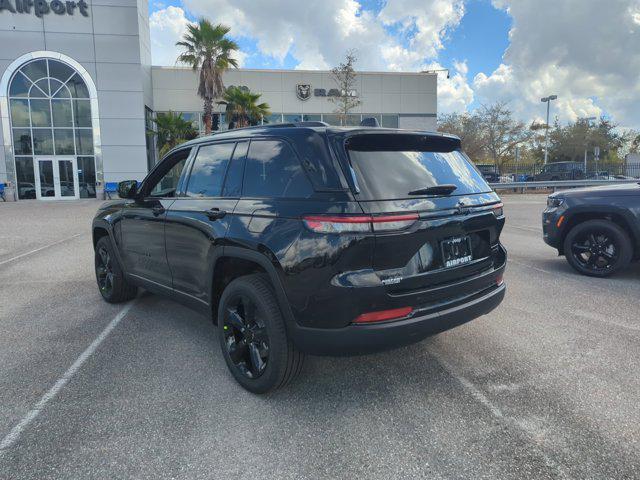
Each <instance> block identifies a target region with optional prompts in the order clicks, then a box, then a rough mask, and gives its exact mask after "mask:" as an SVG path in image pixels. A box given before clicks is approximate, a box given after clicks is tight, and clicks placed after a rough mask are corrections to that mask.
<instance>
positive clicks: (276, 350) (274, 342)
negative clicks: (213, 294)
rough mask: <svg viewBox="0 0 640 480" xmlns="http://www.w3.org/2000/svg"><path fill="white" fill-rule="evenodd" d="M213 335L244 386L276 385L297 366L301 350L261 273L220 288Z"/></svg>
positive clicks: (287, 379) (286, 380)
mask: <svg viewBox="0 0 640 480" xmlns="http://www.w3.org/2000/svg"><path fill="white" fill-rule="evenodd" d="M218 337H219V340H220V347H221V349H222V355H223V356H224V360H225V362H226V363H227V366H228V367H229V371H230V372H231V374H232V375H233V377H234V378H235V379H236V381H237V382H238V383H239V384H240V385H241V386H242V387H243V388H245V389H246V390H248V391H250V392H253V393H267V392H270V391H273V390H276V389H278V388H280V387H283V386H284V385H286V384H288V383H289V382H290V381H292V380H293V379H294V378H295V377H297V376H298V375H299V374H300V372H301V370H302V366H303V364H304V358H305V355H304V354H303V353H302V352H299V351H298V350H297V349H296V348H295V346H294V345H293V342H292V341H291V339H290V338H289V337H288V335H287V330H286V326H285V322H284V318H283V317H282V313H281V312H280V308H279V307H278V302H277V301H276V297H275V293H274V291H273V288H272V286H271V283H270V281H269V279H268V277H267V276H266V275H261V274H252V275H247V276H244V277H240V278H237V279H235V280H233V281H232V282H231V283H229V285H228V286H227V287H226V288H225V290H224V292H223V293H222V296H221V298H220V303H219V307H218ZM265 347H266V348H265ZM265 355H266V356H265ZM232 356H233V358H232ZM258 357H259V359H258Z"/></svg>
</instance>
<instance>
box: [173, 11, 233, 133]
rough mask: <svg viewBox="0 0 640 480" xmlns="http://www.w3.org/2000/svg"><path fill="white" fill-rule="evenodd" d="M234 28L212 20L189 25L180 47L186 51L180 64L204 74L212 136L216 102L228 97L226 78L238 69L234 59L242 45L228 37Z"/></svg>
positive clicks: (206, 117)
mask: <svg viewBox="0 0 640 480" xmlns="http://www.w3.org/2000/svg"><path fill="white" fill-rule="evenodd" d="M229 30H230V28H229V27H226V26H225V25H222V24H218V25H215V26H214V25H213V24H212V23H211V22H210V21H209V20H206V19H204V18H203V19H201V20H200V21H199V22H198V23H197V24H189V25H187V33H185V34H184V36H183V37H182V41H181V42H177V43H176V45H177V46H179V47H184V52H182V53H181V54H180V55H179V56H178V62H181V63H184V64H186V65H190V66H191V68H193V70H194V71H198V70H199V71H200V81H199V83H198V95H200V98H202V99H203V100H204V123H205V133H207V134H209V133H211V115H212V114H213V101H214V99H216V98H219V97H220V96H221V95H222V94H223V93H224V84H223V83H222V74H223V73H224V72H225V71H226V70H228V69H229V68H230V67H234V68H238V61H237V60H236V59H235V58H232V57H231V55H232V54H233V52H234V51H236V50H238V48H239V47H238V44H237V43H236V42H234V41H233V40H229V39H228V38H226V37H225V35H226V34H227V33H229Z"/></svg>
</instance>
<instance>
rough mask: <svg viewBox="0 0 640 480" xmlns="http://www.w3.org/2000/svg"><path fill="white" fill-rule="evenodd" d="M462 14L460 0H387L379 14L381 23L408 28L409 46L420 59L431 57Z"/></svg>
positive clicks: (405, 30)
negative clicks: (409, 35)
mask: <svg viewBox="0 0 640 480" xmlns="http://www.w3.org/2000/svg"><path fill="white" fill-rule="evenodd" d="M463 15H464V3H463V1H462V0H388V2H387V4H386V5H385V6H384V8H383V9H382V10H381V11H380V15H379V18H380V20H382V22H383V23H384V24H385V25H399V26H400V27H401V29H402V31H404V32H406V33H409V32H411V33H412V35H411V38H410V39H409V45H410V47H411V50H412V51H415V52H417V53H418V54H419V55H420V56H421V57H422V58H423V59H424V58H428V59H433V58H436V57H437V56H438V51H439V50H441V49H442V48H443V45H442V41H443V39H444V38H445V36H446V35H447V33H448V31H449V30H450V29H453V28H455V27H456V26H457V25H458V24H459V23H460V20H462V17H463Z"/></svg>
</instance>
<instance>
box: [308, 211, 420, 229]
mask: <svg viewBox="0 0 640 480" xmlns="http://www.w3.org/2000/svg"><path fill="white" fill-rule="evenodd" d="M416 220H418V214H417V213H406V214H399V215H306V216H304V217H302V221H303V222H304V224H305V226H306V227H307V228H308V229H309V230H311V231H312V232H316V233H361V232H362V233H366V232H389V231H394V230H404V229H405V228H409V227H410V226H411V225H413V224H414V223H415V222H416Z"/></svg>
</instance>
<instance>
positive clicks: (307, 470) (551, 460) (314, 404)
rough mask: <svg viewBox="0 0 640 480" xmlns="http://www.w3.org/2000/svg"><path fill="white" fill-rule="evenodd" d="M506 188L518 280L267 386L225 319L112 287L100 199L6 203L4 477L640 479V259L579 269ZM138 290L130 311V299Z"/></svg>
mask: <svg viewBox="0 0 640 480" xmlns="http://www.w3.org/2000/svg"><path fill="white" fill-rule="evenodd" d="M545 199H546V198H545V196H543V195H540V196H536V195H513V196H506V197H505V198H504V200H505V211H506V214H507V222H508V223H507V227H506V229H505V231H504V233H503V237H502V238H503V242H504V243H505V245H506V247H507V249H508V251H509V265H508V271H507V274H506V281H507V282H508V291H507V297H506V299H505V301H504V303H503V304H502V305H501V306H500V307H499V309H498V310H496V311H495V312H493V313H492V314H490V315H488V316H485V317H483V318H481V319H478V320H476V321H474V322H471V323H469V324H466V325H464V326H462V327H459V328H457V329H455V330H452V331H450V332H446V333H444V334H441V335H439V336H436V337H433V338H430V339H427V340H426V341H424V342H422V343H420V344H417V345H413V346H411V347H407V348H403V349H400V350H396V351H392V352H387V353H381V354H376V355H371V356H367V357H354V358H322V357H311V358H310V359H309V360H308V362H307V363H306V366H305V370H304V372H303V375H302V376H301V378H299V379H298V380H297V381H296V382H295V383H293V384H291V385H290V386H289V387H287V388H286V389H284V390H281V391H278V392H276V393H275V394H272V395H269V396H255V395H252V394H250V393H248V392H246V391H244V390H243V389H242V388H241V387H240V386H238V385H237V384H236V383H235V381H234V380H233V379H232V377H231V375H230V374H229V373H228V371H227V368H226V366H225V364H224V361H223V359H222V357H221V354H220V352H219V347H218V344H217V342H216V340H215V335H216V331H215V327H213V325H212V324H211V323H210V321H209V319H207V318H204V317H202V316H200V315H198V314H196V313H193V312H191V311H190V310H188V309H186V308H184V307H182V306H180V305H177V304H174V303H172V302H170V301H168V300H164V299H162V298H159V297H156V296H153V295H151V294H147V293H141V294H140V295H139V296H138V298H137V299H136V300H135V301H134V302H133V303H132V304H131V305H130V306H122V305H108V304H106V303H104V302H103V301H102V300H101V298H100V295H99V293H98V290H97V288H96V286H95V280H94V274H93V253H92V247H91V235H90V218H91V217H92V215H93V213H94V212H95V209H96V207H97V205H98V203H97V202H95V201H90V200H86V201H79V202H73V203H70V204H61V203H50V204H45V203H41V202H36V201H24V202H20V203H4V204H0V329H1V333H0V478H1V479H46V478H56V479H67V478H68V479H71V478H73V479H77V478H83V479H87V478H109V479H117V478H136V479H147V478H148V479H158V478H180V479H182V478H184V479H191V478H221V479H223V478H260V479H265V478H278V479H285V478H296V479H299V478H349V479H352V478H384V479H389V478H430V479H440V478H473V479H478V478H487V479H496V478H501V479H502V478H505V479H507V478H513V479H523V478H532V479H543V478H579V479H587V478H593V479H605V478H607V479H608V478H611V479H614V478H615V479H621V478H639V477H640V376H639V375H638V372H640V315H639V314H638V305H639V303H638V299H639V296H640V267H638V266H634V267H633V268H631V269H629V270H628V271H626V272H624V273H623V274H621V275H619V276H617V277H615V278H613V279H607V280H598V279H591V278H587V277H581V276H578V275H577V274H575V273H573V271H572V270H571V269H570V267H569V266H568V265H567V263H566V262H565V260H564V259H563V258H559V257H557V256H555V254H554V251H553V250H551V249H550V248H549V247H547V246H546V245H545V244H544V243H543V242H542V239H541V231H540V213H541V211H542V209H543V208H544V203H545ZM123 307H124V308H125V309H128V310H125V311H124V312H123Z"/></svg>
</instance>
